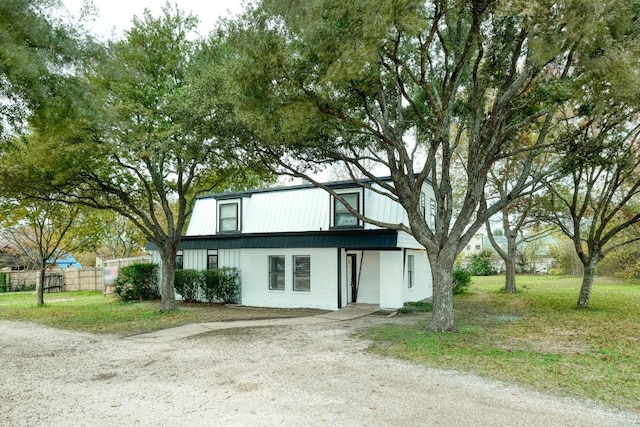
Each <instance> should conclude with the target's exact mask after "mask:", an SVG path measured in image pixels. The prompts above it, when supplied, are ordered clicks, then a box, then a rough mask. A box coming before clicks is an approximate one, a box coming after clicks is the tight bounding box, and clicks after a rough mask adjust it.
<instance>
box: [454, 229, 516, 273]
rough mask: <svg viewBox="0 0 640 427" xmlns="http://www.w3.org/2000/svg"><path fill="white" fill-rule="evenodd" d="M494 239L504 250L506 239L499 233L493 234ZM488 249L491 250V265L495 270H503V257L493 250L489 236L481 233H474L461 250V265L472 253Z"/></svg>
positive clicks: (465, 262) (469, 258)
mask: <svg viewBox="0 0 640 427" xmlns="http://www.w3.org/2000/svg"><path fill="white" fill-rule="evenodd" d="M494 239H495V240H496V242H497V243H498V244H499V245H500V247H501V248H503V249H504V250H506V248H507V239H506V238H505V237H504V236H501V235H494ZM485 250H489V251H491V254H492V257H491V266H492V267H493V269H494V270H495V271H498V272H503V271H504V270H505V265H504V261H503V259H502V258H501V257H500V254H498V252H497V251H496V250H495V248H494V247H493V245H492V244H491V241H490V240H489V237H488V236H487V235H486V234H483V233H477V234H475V235H474V236H473V237H472V238H471V240H470V241H469V243H468V244H467V246H466V247H465V248H464V249H463V250H462V260H463V262H462V265H463V267H464V266H465V265H467V263H468V262H469V261H470V260H471V257H472V256H473V255H476V254H479V253H480V252H482V251H485Z"/></svg>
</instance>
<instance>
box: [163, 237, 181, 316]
mask: <svg viewBox="0 0 640 427" xmlns="http://www.w3.org/2000/svg"><path fill="white" fill-rule="evenodd" d="M177 252H178V250H177V246H176V247H175V248H169V249H165V250H163V251H162V252H161V253H160V259H161V260H162V282H161V283H160V301H161V303H160V311H162V312H164V311H174V310H177V308H178V307H177V305H176V292H175V289H174V287H173V284H174V279H175V274H176V264H175V262H176V254H177Z"/></svg>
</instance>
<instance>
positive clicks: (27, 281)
mask: <svg viewBox="0 0 640 427" xmlns="http://www.w3.org/2000/svg"><path fill="white" fill-rule="evenodd" d="M5 274H6V275H7V284H8V288H9V289H11V290H13V291H17V290H21V289H29V288H31V289H33V288H34V287H35V285H36V284H37V283H38V271H37V270H21V271H8V272H6V273H5ZM46 275H47V276H52V275H53V276H60V275H61V276H62V278H63V283H64V288H63V289H64V290H65V291H100V292H102V291H104V268H103V267H89V268H66V269H64V270H58V269H56V270H54V271H52V272H47V273H46ZM46 280H47V278H45V281H46ZM47 283H48V282H46V283H45V291H46V290H47Z"/></svg>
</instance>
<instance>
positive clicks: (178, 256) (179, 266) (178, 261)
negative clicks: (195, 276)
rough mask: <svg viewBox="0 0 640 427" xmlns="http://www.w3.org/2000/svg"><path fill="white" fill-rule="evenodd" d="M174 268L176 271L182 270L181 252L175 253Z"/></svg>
mask: <svg viewBox="0 0 640 427" xmlns="http://www.w3.org/2000/svg"><path fill="white" fill-rule="evenodd" d="M175 266H176V270H182V269H183V268H184V255H182V251H178V252H177V253H176V262H175Z"/></svg>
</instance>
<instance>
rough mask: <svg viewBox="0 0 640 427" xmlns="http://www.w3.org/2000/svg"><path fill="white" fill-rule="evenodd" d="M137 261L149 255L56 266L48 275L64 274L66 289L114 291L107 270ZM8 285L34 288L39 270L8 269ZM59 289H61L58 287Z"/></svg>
mask: <svg viewBox="0 0 640 427" xmlns="http://www.w3.org/2000/svg"><path fill="white" fill-rule="evenodd" d="M136 262H150V258H149V257H135V258H121V259H115V260H108V261H104V262H103V264H104V266H101V267H84V268H66V269H64V270H62V269H59V268H56V269H54V270H52V271H50V272H47V273H46V274H47V276H53V275H55V276H62V278H63V283H64V288H63V289H64V290H65V291H99V292H107V293H111V292H113V286H112V285H113V283H111V284H109V283H107V285H108V286H106V287H105V283H104V278H105V270H107V276H112V278H113V275H114V272H115V274H117V271H118V269H119V268H121V267H124V266H127V265H131V264H133V263H136ZM5 274H6V275H7V285H8V289H10V290H13V291H17V290H23V289H33V288H35V286H36V284H37V283H38V271H37V270H20V271H7V272H5ZM48 283H49V282H47V279H46V278H45V291H46V290H47V284H48ZM49 287H51V288H52V289H53V288H59V287H60V286H51V285H49ZM58 290H59V289H58Z"/></svg>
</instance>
